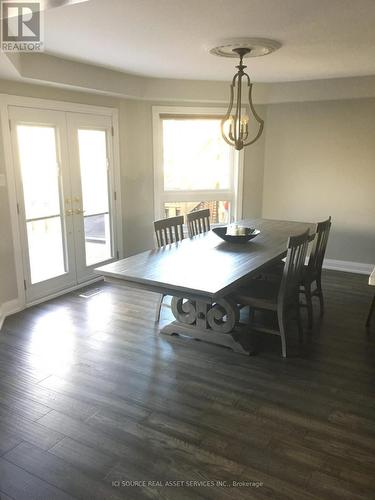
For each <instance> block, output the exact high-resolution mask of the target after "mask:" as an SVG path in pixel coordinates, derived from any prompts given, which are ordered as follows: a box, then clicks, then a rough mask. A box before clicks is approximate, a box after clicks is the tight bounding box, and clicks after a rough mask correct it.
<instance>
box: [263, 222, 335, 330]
mask: <svg viewBox="0 0 375 500" xmlns="http://www.w3.org/2000/svg"><path fill="white" fill-rule="evenodd" d="M331 224H332V222H331V217H329V218H328V219H327V220H325V221H323V222H318V223H317V225H316V232H315V237H314V239H313V243H312V248H311V252H310V255H309V258H308V263H307V264H306V265H304V268H303V272H302V279H301V283H300V293H302V294H304V295H305V298H306V303H305V304H302V303H301V304H300V307H306V308H307V317H308V327H309V329H310V330H311V329H312V327H313V321H314V314H313V312H314V311H313V303H312V299H313V297H318V299H319V304H320V315H321V316H323V314H324V298H323V290H322V267H323V261H324V256H325V252H326V248H327V243H328V237H329V232H330V229H331ZM283 267H284V262H280V263H279V264H277V265H276V266H274V267H272V268H271V269H270V270H269V271H266V272H265V273H264V276H268V277H270V276H272V275H274V277H275V276H279V279H280V277H281V275H282V273H283ZM314 284H315V288H314V289H312V287H313V285H314Z"/></svg>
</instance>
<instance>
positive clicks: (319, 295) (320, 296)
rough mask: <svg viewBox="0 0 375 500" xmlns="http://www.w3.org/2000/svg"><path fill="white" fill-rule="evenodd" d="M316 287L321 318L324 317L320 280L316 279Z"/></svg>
mask: <svg viewBox="0 0 375 500" xmlns="http://www.w3.org/2000/svg"><path fill="white" fill-rule="evenodd" d="M316 285H317V290H318V297H319V303H320V316H323V315H324V300H323V290H322V281H321V279H320V278H318V279H317V280H316Z"/></svg>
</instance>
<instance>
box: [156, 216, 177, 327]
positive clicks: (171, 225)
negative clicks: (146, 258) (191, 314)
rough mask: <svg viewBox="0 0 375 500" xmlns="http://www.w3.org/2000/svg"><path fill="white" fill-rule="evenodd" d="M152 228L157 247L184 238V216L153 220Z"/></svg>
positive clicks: (158, 314)
mask: <svg viewBox="0 0 375 500" xmlns="http://www.w3.org/2000/svg"><path fill="white" fill-rule="evenodd" d="M154 230H155V236H156V242H157V245H158V248H162V247H164V246H166V245H170V244H171V243H175V242H177V241H181V240H183V239H184V216H183V215H178V216H176V217H168V218H167V219H160V220H156V221H154ZM165 297H166V295H165V294H161V295H160V297H159V301H158V304H157V308H156V313H155V323H157V322H158V321H159V320H160V312H161V308H162V305H163V300H164V298H165Z"/></svg>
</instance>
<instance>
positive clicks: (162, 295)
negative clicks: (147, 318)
mask: <svg viewBox="0 0 375 500" xmlns="http://www.w3.org/2000/svg"><path fill="white" fill-rule="evenodd" d="M165 297H166V295H164V294H161V295H159V299H158V303H157V306H156V311H155V323H159V321H160V313H161V308H162V306H163V300H164V298H165Z"/></svg>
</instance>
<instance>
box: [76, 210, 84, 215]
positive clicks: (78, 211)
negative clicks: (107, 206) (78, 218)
mask: <svg viewBox="0 0 375 500" xmlns="http://www.w3.org/2000/svg"><path fill="white" fill-rule="evenodd" d="M74 213H75V214H76V215H81V214H84V213H85V211H84V210H82V208H76V209H75V210H74Z"/></svg>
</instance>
